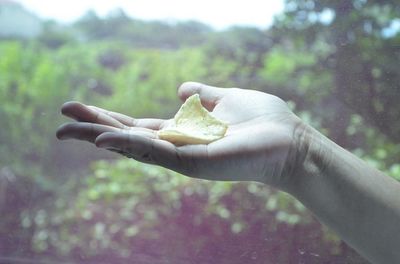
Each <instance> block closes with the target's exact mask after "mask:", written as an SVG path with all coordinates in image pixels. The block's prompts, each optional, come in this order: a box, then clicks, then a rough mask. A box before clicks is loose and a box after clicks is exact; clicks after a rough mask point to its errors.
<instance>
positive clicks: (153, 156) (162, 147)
mask: <svg viewBox="0 0 400 264" xmlns="http://www.w3.org/2000/svg"><path fill="white" fill-rule="evenodd" d="M95 143H96V146H98V147H100V148H106V149H109V150H111V151H115V152H118V153H120V154H122V155H125V156H127V157H129V158H133V159H135V160H137V161H140V162H145V163H150V164H156V165H160V166H163V167H165V168H168V169H171V170H174V171H177V172H179V173H183V174H185V175H190V174H191V171H192V169H193V166H192V161H191V157H190V155H188V152H184V153H181V152H180V151H179V150H178V148H177V147H176V146H175V145H173V144H172V143H170V142H168V141H164V140H159V139H156V138H150V137H147V136H143V135H140V134H137V133H129V134H121V133H104V134H101V135H100V136H99V137H98V138H97V139H96V141H95Z"/></svg>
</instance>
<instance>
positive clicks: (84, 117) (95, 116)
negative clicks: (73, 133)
mask: <svg viewBox="0 0 400 264" xmlns="http://www.w3.org/2000/svg"><path fill="white" fill-rule="evenodd" d="M61 112H62V114H63V115H66V116H68V117H70V118H73V119H75V120H77V121H80V122H89V123H97V124H102V125H107V126H113V127H116V128H124V127H125V125H124V124H123V123H122V122H120V121H118V120H117V119H115V118H113V117H111V116H109V115H107V114H105V113H104V112H100V111H96V110H95V109H93V108H90V107H88V106H86V105H84V104H82V103H79V102H67V103H65V104H63V106H62V107H61Z"/></svg>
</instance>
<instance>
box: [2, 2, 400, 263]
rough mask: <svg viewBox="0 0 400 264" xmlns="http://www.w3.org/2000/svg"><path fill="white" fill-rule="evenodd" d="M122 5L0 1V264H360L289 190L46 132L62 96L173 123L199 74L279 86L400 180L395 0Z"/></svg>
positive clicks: (216, 81) (303, 110) (338, 138)
mask: <svg viewBox="0 0 400 264" xmlns="http://www.w3.org/2000/svg"><path fill="white" fill-rule="evenodd" d="M119 2H121V3H120V4H119V7H120V8H118V5H111V4H107V3H106V1H82V3H81V4H78V2H73V3H68V4H67V3H64V4H60V3H59V2H57V4H55V2H54V3H53V2H51V1H21V3H18V2H16V1H9V0H3V1H1V0H0V105H1V107H0V124H1V129H0V215H1V220H0V262H1V263H152V264H155V263H176V264H179V263H368V262H367V261H366V260H365V259H364V258H363V257H361V256H360V255H359V254H358V253H356V252H355V251H354V250H353V249H352V248H350V247H349V246H347V245H346V244H345V243H344V242H343V241H342V240H340V238H339V237H338V236H337V235H336V234H335V233H334V232H333V231H331V230H329V229H328V228H327V227H325V226H324V225H321V224H320V223H319V222H318V221H317V219H316V218H315V217H314V216H313V215H312V214H311V213H310V212H309V210H308V209H307V208H305V207H304V206H303V205H302V204H301V203H300V202H299V201H297V200H295V199H294V198H293V197H292V196H290V195H289V194H286V193H284V192H281V191H278V190H276V189H274V188H272V187H269V186H266V185H263V184H261V183H255V182H215V181H206V180H199V179H191V178H188V177H185V176H183V175H180V174H178V173H175V172H172V171H170V170H167V169H165V168H162V167H157V166H153V165H147V164H144V163H139V162H136V161H134V160H132V159H128V158H125V157H123V156H120V155H118V154H116V153H112V152H108V151H106V150H101V149H98V148H96V147H95V146H93V145H92V144H90V143H87V142H82V141H59V140H57V138H56V137H55V133H56V129H57V127H58V126H59V125H60V124H62V123H64V122H67V119H66V118H65V117H62V116H61V114H60V107H61V105H62V104H63V103H64V102H66V101H72V100H73V101H81V102H84V103H85V104H88V105H96V106H99V107H102V108H105V109H109V110H112V111H115V112H120V113H124V114H126V115H129V116H132V117H157V118H171V117H173V116H174V114H175V113H176V111H177V110H178V108H179V106H180V105H181V103H182V102H181V101H179V99H178V96H177V94H176V87H177V86H179V85H180V84H181V83H183V82H185V81H201V82H203V83H207V84H210V85H214V86H220V87H241V88H244V89H254V90H259V91H263V92H266V93H271V94H275V95H277V96H279V97H281V98H283V99H284V100H286V101H287V102H288V104H289V106H290V107H291V108H292V110H293V111H294V112H295V113H296V114H297V115H299V116H300V117H301V118H302V119H303V120H304V121H306V122H307V123H309V124H311V125H312V126H313V127H315V128H316V129H318V130H319V131H321V132H322V133H323V134H325V135H326V136H328V137H329V138H331V139H332V140H333V141H335V142H336V143H338V144H339V145H341V146H343V147H345V148H346V149H349V150H350V151H352V152H353V153H355V154H356V155H358V156H360V157H361V158H363V159H364V160H366V161H368V162H369V163H371V164H372V165H373V166H375V167H377V168H379V169H380V170H382V171H384V172H386V173H387V174H388V175H390V176H391V177H394V178H396V179H400V165H399V158H398V157H399V154H400V145H398V144H396V142H398V141H399V139H400V138H399V137H400V136H399V135H400V123H399V122H398V119H399V117H400V116H399V113H400V105H399V104H398V102H399V99H400V98H399V83H400V75H399V73H398V62H399V60H400V57H399V56H400V55H399V54H400V52H399V47H400V34H399V31H400V27H399V24H400V22H399V21H400V20H399V18H398V12H396V11H395V10H397V11H398V6H397V4H396V3H394V1H377V0H375V1H363V0H353V1H334V0H331V1H310V0H287V1H284V2H280V1H273V2H276V3H274V4H272V3H268V4H260V3H259V1H245V2H244V3H240V4H234V3H231V2H229V1H218V3H215V1H214V2H213V3H211V2H210V3H208V1H197V2H193V3H192V2H190V4H188V3H183V2H182V1H172V2H174V4H170V5H166V4H165V3H164V2H161V1H158V2H157V1H138V3H137V4H136V6H135V4H134V3H133V2H135V3H136V1H132V3H130V2H129V3H128V2H127V1H125V2H124V1H119ZM168 2H170V1H168ZM271 2H272V1H271ZM86 3H87V5H86ZM67 5H68V6H67ZM69 5H70V6H69ZM214 5H215V6H214ZM230 5H231V8H230ZM110 10H111V11H110ZM179 10H180V11H179ZM268 10H270V11H268ZM109 11H110V12H109ZM84 12H85V13H84ZM83 13H84V14H83ZM244 13H245V14H244ZM82 14H83V15H82ZM396 15H397V17H396ZM235 25H236V26H235Z"/></svg>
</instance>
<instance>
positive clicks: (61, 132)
mask: <svg viewBox="0 0 400 264" xmlns="http://www.w3.org/2000/svg"><path fill="white" fill-rule="evenodd" d="M120 131H121V129H118V128H115V127H112V126H106V125H100V124H93V123H84V122H78V123H67V124H64V125H62V126H60V127H59V128H58V129H57V133H56V136H57V138H58V139H61V140H64V139H78V140H85V141H89V142H92V143H94V141H95V139H96V138H97V137H98V136H99V135H100V134H102V133H105V132H120Z"/></svg>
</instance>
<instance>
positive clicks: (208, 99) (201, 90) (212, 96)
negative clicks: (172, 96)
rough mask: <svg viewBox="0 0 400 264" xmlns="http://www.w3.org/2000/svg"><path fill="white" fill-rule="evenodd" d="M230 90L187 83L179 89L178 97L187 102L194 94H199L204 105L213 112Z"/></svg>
mask: <svg viewBox="0 0 400 264" xmlns="http://www.w3.org/2000/svg"><path fill="white" fill-rule="evenodd" d="M227 91H228V89H226V88H219V87H213V86H209V85H205V84H202V83H197V82H185V83H183V84H182V85H181V86H180V87H179V88H178V96H179V98H180V99H181V100H182V101H185V100H186V99H187V98H188V97H190V96H191V95H193V94H198V95H199V96H200V100H201V103H202V105H203V106H204V107H205V108H207V110H209V111H212V110H213V109H214V107H215V106H216V105H217V104H218V102H219V101H220V100H221V99H222V97H223V96H224V95H225V94H226V93H227Z"/></svg>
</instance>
